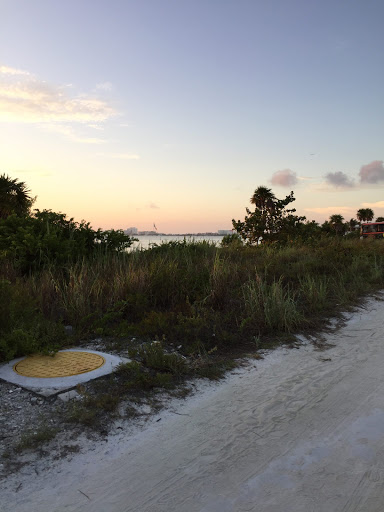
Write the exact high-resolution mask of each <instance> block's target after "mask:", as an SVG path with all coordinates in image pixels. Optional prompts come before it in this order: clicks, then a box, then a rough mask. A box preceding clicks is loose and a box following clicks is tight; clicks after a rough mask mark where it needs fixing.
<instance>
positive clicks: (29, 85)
mask: <svg viewBox="0 0 384 512" xmlns="http://www.w3.org/2000/svg"><path fill="white" fill-rule="evenodd" d="M70 92H71V91H70V88H68V87H67V86H63V87H59V86H55V85H51V84H48V83H47V82H45V81H42V80H40V79H38V78H36V77H35V76H34V75H32V74H31V73H29V72H27V71H22V70H18V69H14V68H9V67H6V66H1V67H0V121H3V122H22V123H52V122H53V123H55V122H73V123H85V124H86V123H102V122H105V121H107V120H108V119H110V118H111V117H113V116H114V115H116V112H115V110H114V109H113V108H112V107H111V106H110V105H108V104H107V103H106V102H105V101H103V100H100V99H99V98H98V97H96V96H94V95H77V96H70V95H69V94H70Z"/></svg>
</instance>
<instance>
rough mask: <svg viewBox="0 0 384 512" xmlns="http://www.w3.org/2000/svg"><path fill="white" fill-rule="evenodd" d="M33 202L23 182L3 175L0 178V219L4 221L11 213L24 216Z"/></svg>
mask: <svg viewBox="0 0 384 512" xmlns="http://www.w3.org/2000/svg"><path fill="white" fill-rule="evenodd" d="M33 201H34V199H33V198H32V197H31V196H30V191H29V190H28V188H27V185H26V184H25V183H24V182H23V181H18V180H17V179H12V178H10V177H9V176H6V175H5V174H2V175H1V176H0V219H6V218H7V217H8V216H9V215H11V213H16V214H17V215H26V214H27V213H28V212H29V210H30V208H31V206H32V204H33Z"/></svg>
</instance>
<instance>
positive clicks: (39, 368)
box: [13, 351, 105, 379]
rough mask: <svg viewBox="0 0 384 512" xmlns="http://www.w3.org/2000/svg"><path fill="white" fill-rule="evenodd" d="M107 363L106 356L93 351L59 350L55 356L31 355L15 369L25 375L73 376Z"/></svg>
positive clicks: (44, 376) (46, 376)
mask: <svg viewBox="0 0 384 512" xmlns="http://www.w3.org/2000/svg"><path fill="white" fill-rule="evenodd" d="M104 363H105V359H104V357H102V356H100V355H98V354H92V353H91V352H71V351H68V352H58V353H57V354H55V355H54V356H40V355H36V356H29V357H26V358H25V359H23V360H22V361H19V362H18V363H16V364H15V365H14V367H13V369H14V371H15V372H16V373H18V374H19V375H23V376H24V377H37V378H40V379H41V378H43V379H44V378H47V379H48V378H54V377H71V376H73V375H79V374H81V373H87V372H91V371H92V370H96V369H97V368H100V367H101V366H103V364H104Z"/></svg>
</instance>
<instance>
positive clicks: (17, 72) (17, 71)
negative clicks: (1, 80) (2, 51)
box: [0, 66, 30, 76]
mask: <svg viewBox="0 0 384 512" xmlns="http://www.w3.org/2000/svg"><path fill="white" fill-rule="evenodd" d="M0 73H2V74H3V75H27V76H29V75H30V73H29V72H28V71H24V70H22V69H15V68H10V67H8V66H0Z"/></svg>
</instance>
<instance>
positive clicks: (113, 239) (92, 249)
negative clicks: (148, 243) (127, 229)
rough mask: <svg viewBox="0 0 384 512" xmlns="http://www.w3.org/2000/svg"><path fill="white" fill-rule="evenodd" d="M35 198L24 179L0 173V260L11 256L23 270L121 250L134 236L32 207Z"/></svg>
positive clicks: (128, 245)
mask: <svg viewBox="0 0 384 512" xmlns="http://www.w3.org/2000/svg"><path fill="white" fill-rule="evenodd" d="M35 199H36V198H34V197H32V196H31V192H30V190H29V189H28V187H27V185H26V184H25V183H24V182H22V181H19V180H17V179H12V178H10V177H9V176H7V175H5V174H2V175H1V176H0V262H1V261H4V260H7V259H11V260H12V261H13V263H14V264H15V265H16V266H17V267H19V268H20V270H22V271H23V272H29V271H31V270H36V269H40V268H42V267H45V266H47V265H52V264H54V265H61V266H63V265H66V264H67V263H69V262H74V261H77V260H79V259H83V258H89V257H91V256H92V255H94V254H95V253H100V252H121V251H123V250H125V249H126V248H128V247H130V246H131V245H132V243H133V242H134V240H135V239H134V238H132V237H130V236H128V235H126V234H125V233H124V232H123V231H122V230H114V229H111V230H107V231H103V230H101V229H97V230H95V229H93V228H92V227H91V225H90V223H89V222H86V221H84V220H82V221H81V222H75V221H74V219H73V218H68V217H67V215H66V214H64V213H57V212H53V211H52V210H42V211H40V210H38V209H35V210H32V206H33V203H34V201H35Z"/></svg>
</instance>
